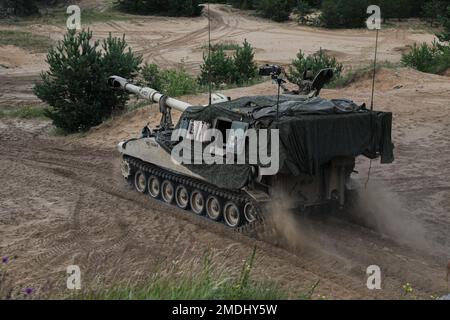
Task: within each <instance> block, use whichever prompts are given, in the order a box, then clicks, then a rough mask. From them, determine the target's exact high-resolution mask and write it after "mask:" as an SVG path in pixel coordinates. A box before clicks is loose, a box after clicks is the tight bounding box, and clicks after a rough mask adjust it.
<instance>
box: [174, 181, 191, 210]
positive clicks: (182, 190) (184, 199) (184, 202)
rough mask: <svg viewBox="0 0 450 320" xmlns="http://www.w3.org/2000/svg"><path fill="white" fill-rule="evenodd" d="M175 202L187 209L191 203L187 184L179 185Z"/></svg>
mask: <svg viewBox="0 0 450 320" xmlns="http://www.w3.org/2000/svg"><path fill="white" fill-rule="evenodd" d="M175 202H176V203H177V205H178V207H180V208H181V209H186V208H187V207H188V205H189V192H188V191H187V189H186V187H185V186H182V185H179V186H178V187H177V190H176V191H175Z"/></svg>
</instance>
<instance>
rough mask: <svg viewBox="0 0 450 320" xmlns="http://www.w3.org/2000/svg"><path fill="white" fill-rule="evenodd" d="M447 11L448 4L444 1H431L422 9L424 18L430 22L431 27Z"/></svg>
mask: <svg viewBox="0 0 450 320" xmlns="http://www.w3.org/2000/svg"><path fill="white" fill-rule="evenodd" d="M445 10H446V3H445V2H444V1H442V0H430V1H428V2H426V3H425V4H424V5H423V7H422V12H423V17H424V18H425V19H426V20H428V21H429V22H430V25H431V27H433V24H434V23H435V22H436V21H437V20H438V19H439V17H440V16H441V14H442V12H445Z"/></svg>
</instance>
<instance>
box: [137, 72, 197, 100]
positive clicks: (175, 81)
mask: <svg viewBox="0 0 450 320" xmlns="http://www.w3.org/2000/svg"><path fill="white" fill-rule="evenodd" d="M142 77H143V78H144V80H145V82H146V85H148V86H150V87H151V88H153V89H155V90H158V91H161V92H162V93H164V94H166V95H168V96H170V97H177V96H182V95H185V94H191V93H195V92H196V91H197V89H198V86H197V81H196V79H195V78H194V77H193V76H191V75H190V74H189V73H187V72H186V70H185V69H184V68H182V67H180V68H174V69H166V70H160V69H159V67H158V66H157V65H156V64H146V65H145V66H144V68H143V69H142Z"/></svg>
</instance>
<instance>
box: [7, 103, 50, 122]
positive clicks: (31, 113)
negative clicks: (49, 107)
mask: <svg viewBox="0 0 450 320" xmlns="http://www.w3.org/2000/svg"><path fill="white" fill-rule="evenodd" d="M0 118H20V119H36V118H40V119H44V118H47V116H46V115H45V108H43V107H36V106H19V107H6V108H0Z"/></svg>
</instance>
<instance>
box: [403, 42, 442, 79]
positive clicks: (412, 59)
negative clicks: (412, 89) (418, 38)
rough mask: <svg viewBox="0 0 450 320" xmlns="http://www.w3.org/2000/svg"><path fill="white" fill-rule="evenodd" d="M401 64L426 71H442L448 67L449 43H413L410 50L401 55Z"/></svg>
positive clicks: (437, 72)
mask: <svg viewBox="0 0 450 320" xmlns="http://www.w3.org/2000/svg"><path fill="white" fill-rule="evenodd" d="M401 61H402V64H403V65H404V66H407V67H411V68H414V69H416V70H419V71H422V72H427V73H436V74H439V73H442V72H444V71H446V70H447V69H449V68H450V45H448V44H446V45H444V44H440V43H438V42H433V43H432V44H431V45H428V44H427V43H422V44H420V45H417V44H416V43H415V44H414V45H413V47H412V49H411V51H410V52H408V53H405V54H403V55H402V60H401Z"/></svg>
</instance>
